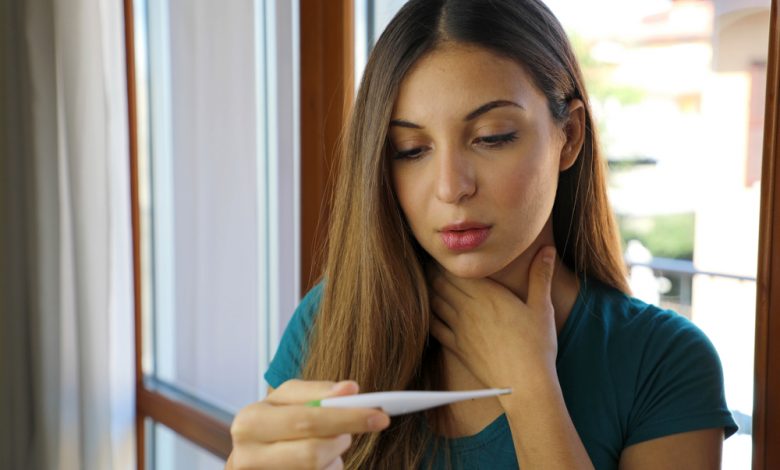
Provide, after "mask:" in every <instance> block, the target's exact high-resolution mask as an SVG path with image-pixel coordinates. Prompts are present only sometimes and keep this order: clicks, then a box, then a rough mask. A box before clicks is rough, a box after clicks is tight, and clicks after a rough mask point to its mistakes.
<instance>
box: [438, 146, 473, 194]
mask: <svg viewBox="0 0 780 470" xmlns="http://www.w3.org/2000/svg"><path fill="white" fill-rule="evenodd" d="M438 160H439V162H438V165H437V170H438V174H437V181H436V196H437V197H438V198H439V200H441V201H442V202H446V203H448V204H458V203H460V202H463V201H464V200H466V199H468V198H469V197H471V196H472V195H474V193H475V192H476V190H477V185H476V178H475V172H474V166H473V164H472V162H470V161H469V159H468V158H467V157H466V156H465V155H463V153H462V152H458V151H454V150H449V151H448V150H445V151H443V152H442V153H441V154H440V155H439V159H438Z"/></svg>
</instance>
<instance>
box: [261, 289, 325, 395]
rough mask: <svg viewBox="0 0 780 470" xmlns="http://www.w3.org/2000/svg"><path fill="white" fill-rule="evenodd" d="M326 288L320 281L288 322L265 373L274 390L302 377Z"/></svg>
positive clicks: (302, 300) (307, 294)
mask: <svg viewBox="0 0 780 470" xmlns="http://www.w3.org/2000/svg"><path fill="white" fill-rule="evenodd" d="M323 289H324V284H323V282H320V283H319V284H317V285H316V286H314V287H313V288H312V289H311V290H310V291H309V292H307V293H306V295H305V296H304V297H303V299H301V302H300V304H298V307H297V308H296V309H295V312H294V313H293V315H292V318H290V321H289V323H287V327H286V328H285V330H284V334H283V335H282V338H281V340H280V342H279V347H278V348H277V350H276V354H275V355H274V357H273V360H271V363H270V364H269V366H268V370H267V371H266V373H265V379H266V381H267V382H268V383H269V385H271V386H272V387H274V388H276V387H278V386H279V385H281V384H282V383H283V382H285V381H287V380H289V379H293V378H296V377H299V376H300V373H301V370H302V368H303V364H304V361H305V358H306V356H307V354H308V346H309V335H310V333H311V331H312V329H313V327H314V320H315V318H316V315H317V312H318V311H319V308H320V301H321V299H322V291H323Z"/></svg>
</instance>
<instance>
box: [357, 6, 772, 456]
mask: <svg viewBox="0 0 780 470" xmlns="http://www.w3.org/2000/svg"><path fill="white" fill-rule="evenodd" d="M358 1H359V0H358ZM403 3H404V2H403V1H393V2H379V1H376V0H373V1H372V0H368V4H367V6H366V7H365V8H364V9H365V11H366V16H365V17H364V18H362V19H361V18H359V17H358V21H365V22H366V23H367V24H368V25H369V27H367V28H365V29H366V35H367V36H368V37H367V42H368V44H369V45H370V44H373V42H375V41H376V38H378V36H379V34H381V32H382V28H383V27H384V25H386V24H387V22H388V21H389V20H390V18H391V17H392V16H393V15H394V14H395V12H396V11H397V10H398V8H400V6H401V5H402V4H403ZM546 3H547V4H548V5H549V6H550V8H551V9H552V10H553V12H554V13H555V14H556V16H558V18H559V19H560V20H561V23H562V24H563V26H564V27H565V28H566V30H567V32H568V33H569V36H570V38H571V39H572V42H573V43H574V46H575V48H576V51H577V54H578V56H579V58H580V63H581V66H582V67H583V73H584V75H585V80H586V82H587V88H588V91H589V93H590V98H591V101H592V105H593V108H594V113H595V115H596V118H597V121H598V125H599V131H600V135H601V137H602V139H601V141H602V145H603V148H604V150H605V154H606V155H607V157H608V160H609V167H610V172H609V174H610V176H609V185H610V198H611V202H612V204H613V208H614V210H615V213H616V216H617V218H618V221H619V224H620V230H621V236H622V238H623V244H624V248H625V256H626V262H627V264H628V265H629V266H630V274H631V279H630V281H631V286H632V289H633V291H634V295H635V296H637V297H639V298H641V299H643V300H645V301H648V302H651V303H654V304H658V305H661V306H663V307H666V308H670V309H674V310H676V311H677V312H679V313H681V314H683V315H685V316H687V317H689V318H690V319H691V320H692V321H693V322H694V323H696V324H697V325H698V326H699V327H701V328H702V329H703V330H704V331H705V332H706V333H707V335H708V336H709V338H710V339H711V340H712V342H713V343H714V345H715V347H716V349H717V350H718V352H719V354H720V357H721V361H722V363H723V369H724V374H725V384H726V396H727V400H728V404H729V406H730V407H731V408H732V412H733V414H734V417H735V419H736V420H737V422H738V424H739V425H740V428H741V429H740V431H739V433H738V434H736V435H734V436H732V437H731V438H729V439H728V440H727V441H726V443H725V445H724V455H723V468H749V467H750V462H751V427H752V422H751V414H752V410H753V351H754V335H755V292H756V284H755V277H756V269H757V258H758V256H757V247H758V218H759V194H760V178H761V176H760V172H761V152H762V134H763V125H764V95H765V89H766V63H767V60H766V59H767V44H768V35H769V13H770V12H769V8H770V2H769V0H731V1H728V0H721V1H671V0H645V1H643V2H620V1H618V0H599V1H597V2H578V1H573V0H549V1H547V2H546ZM605 12H608V14H605ZM372 28H373V29H372ZM356 31H362V29H360V28H356ZM364 39H366V38H362V37H358V39H357V40H358V41H362V40H364ZM361 67H362V64H361Z"/></svg>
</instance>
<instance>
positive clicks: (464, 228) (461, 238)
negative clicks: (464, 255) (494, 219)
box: [439, 222, 491, 251]
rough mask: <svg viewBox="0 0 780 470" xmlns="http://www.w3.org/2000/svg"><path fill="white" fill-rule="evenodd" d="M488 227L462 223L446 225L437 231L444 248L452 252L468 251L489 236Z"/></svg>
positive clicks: (473, 223) (489, 227) (474, 223)
mask: <svg viewBox="0 0 780 470" xmlns="http://www.w3.org/2000/svg"><path fill="white" fill-rule="evenodd" d="M490 229H491V226H490V225H486V224H480V223H476V222H462V223H458V224H452V225H447V226H446V227H443V228H442V229H441V230H440V231H439V235H440V236H441V240H442V243H444V246H446V247H447V248H449V249H450V250H453V251H468V250H473V249H475V248H477V247H478V246H480V245H481V244H482V243H484V242H485V240H487V238H488V236H490Z"/></svg>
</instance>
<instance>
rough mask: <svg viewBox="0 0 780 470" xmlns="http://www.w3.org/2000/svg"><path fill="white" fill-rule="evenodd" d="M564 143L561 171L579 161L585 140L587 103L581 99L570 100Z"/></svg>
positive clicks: (564, 128)
mask: <svg viewBox="0 0 780 470" xmlns="http://www.w3.org/2000/svg"><path fill="white" fill-rule="evenodd" d="M563 131H564V139H565V141H564V143H563V148H562V149H561V162H560V171H566V170H568V169H569V168H571V166H572V165H574V163H575V162H576V161H577V156H579V154H580V150H582V144H583V143H584V142H585V104H583V102H582V101H581V100H579V99H573V100H571V102H569V119H568V120H567V121H566V124H564V126H563Z"/></svg>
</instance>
